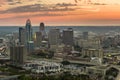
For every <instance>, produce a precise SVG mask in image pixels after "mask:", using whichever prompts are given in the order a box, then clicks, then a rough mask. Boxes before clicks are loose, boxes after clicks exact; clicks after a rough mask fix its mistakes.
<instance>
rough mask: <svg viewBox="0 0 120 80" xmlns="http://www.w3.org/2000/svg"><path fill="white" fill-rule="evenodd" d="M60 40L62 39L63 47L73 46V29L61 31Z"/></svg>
mask: <svg viewBox="0 0 120 80" xmlns="http://www.w3.org/2000/svg"><path fill="white" fill-rule="evenodd" d="M62 38H63V43H64V44H65V45H70V46H73V45H74V39H73V29H72V28H68V29H66V30H63V36H62Z"/></svg>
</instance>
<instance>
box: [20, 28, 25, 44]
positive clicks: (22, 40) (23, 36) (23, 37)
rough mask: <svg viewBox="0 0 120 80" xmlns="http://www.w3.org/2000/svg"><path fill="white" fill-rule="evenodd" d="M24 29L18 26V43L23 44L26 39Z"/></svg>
mask: <svg viewBox="0 0 120 80" xmlns="http://www.w3.org/2000/svg"><path fill="white" fill-rule="evenodd" d="M25 33H26V32H25V29H24V28H22V27H20V28H19V43H20V44H21V45H25V39H26V35H25Z"/></svg>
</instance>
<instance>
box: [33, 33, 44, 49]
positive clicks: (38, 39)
mask: <svg viewBox="0 0 120 80" xmlns="http://www.w3.org/2000/svg"><path fill="white" fill-rule="evenodd" d="M34 43H35V47H40V46H41V43H42V33H41V32H36V33H35V36H34Z"/></svg>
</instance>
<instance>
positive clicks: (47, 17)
mask: <svg viewBox="0 0 120 80" xmlns="http://www.w3.org/2000/svg"><path fill="white" fill-rule="evenodd" d="M28 18H29V19H30V20H31V22H32V25H33V26H37V25H39V23H40V22H44V23H45V24H46V25H48V26H53V25H54V26H60V25H65V26H69V25H75V26H81V25H98V26H99V25H120V0H0V26H9V25H10V26H14V25H15V26H23V25H25V22H26V20H27V19H28Z"/></svg>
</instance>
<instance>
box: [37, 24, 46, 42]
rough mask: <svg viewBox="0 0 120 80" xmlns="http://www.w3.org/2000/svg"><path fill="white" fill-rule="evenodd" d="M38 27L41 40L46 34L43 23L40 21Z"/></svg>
mask: <svg viewBox="0 0 120 80" xmlns="http://www.w3.org/2000/svg"><path fill="white" fill-rule="evenodd" d="M39 29H40V32H41V34H42V38H43V40H44V38H45V36H46V32H45V25H44V23H43V22H42V23H40V27H39Z"/></svg>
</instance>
